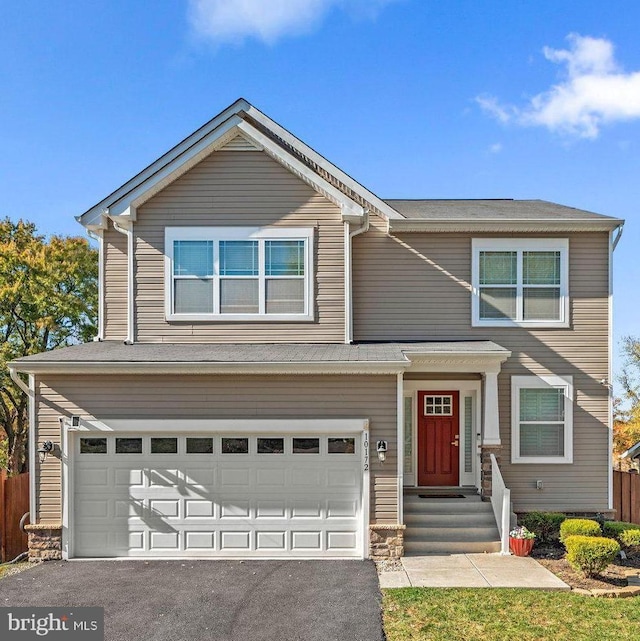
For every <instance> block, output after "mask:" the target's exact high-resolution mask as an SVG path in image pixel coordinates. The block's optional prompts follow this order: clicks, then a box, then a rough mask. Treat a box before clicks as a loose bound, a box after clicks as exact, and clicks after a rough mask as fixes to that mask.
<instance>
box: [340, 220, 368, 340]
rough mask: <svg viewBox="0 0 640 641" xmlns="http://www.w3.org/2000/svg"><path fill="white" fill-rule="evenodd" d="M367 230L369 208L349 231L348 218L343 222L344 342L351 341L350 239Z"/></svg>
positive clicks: (351, 287)
mask: <svg viewBox="0 0 640 641" xmlns="http://www.w3.org/2000/svg"><path fill="white" fill-rule="evenodd" d="M368 231H369V210H368V209H365V210H364V219H363V221H362V225H360V227H358V228H357V229H354V230H353V231H351V224H350V222H349V221H348V220H345V222H344V255H345V260H344V342H345V343H346V344H347V345H349V344H351V343H353V261H352V255H353V251H352V250H353V244H352V240H353V239H354V238H355V237H356V236H359V235H360V234H364V233H366V232H368Z"/></svg>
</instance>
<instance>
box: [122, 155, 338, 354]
mask: <svg viewBox="0 0 640 641" xmlns="http://www.w3.org/2000/svg"><path fill="white" fill-rule="evenodd" d="M225 225H227V226H289V227H314V228H315V229H316V233H315V239H314V244H315V257H314V263H315V264H314V267H315V281H314V289H315V320H314V321H313V322H310V321H305V322H268V321H266V322H253V321H252V322H246V323H243V322H228V321H227V322H225V321H218V320H216V321H211V322H208V321H206V322H192V321H191V322H184V321H171V322H168V321H167V320H166V319H165V286H164V230H165V227H167V226H174V227H181V226H182V227H184V226H203V227H206V226H225ZM134 234H135V262H136V267H135V269H136V293H135V306H136V340H138V341H140V342H163V341H164V342H180V341H187V342H252V343H260V342H262V343H275V342H278V343H280V342H316V343H320V342H322V343H331V342H344V232H343V223H342V221H341V216H340V211H339V209H338V207H336V206H335V205H334V204H332V203H331V202H329V201H328V200H327V199H326V198H324V197H323V196H321V195H319V194H318V193H317V192H315V191H314V190H313V189H311V188H310V187H309V186H308V185H306V183H304V182H302V181H301V180H300V179H299V178H297V177H296V176H294V175H293V174H292V173H291V172H289V171H288V170H287V169H285V168H284V167H282V166H281V165H280V164H279V163H277V162H275V161H274V160H272V159H271V158H269V156H267V155H266V154H265V153H263V152H257V151H253V152H252V151H218V152H214V153H213V154H211V156H209V157H207V158H206V159H205V160H203V161H202V162H201V163H199V164H198V165H197V166H196V167H194V168H193V169H191V170H190V171H189V172H187V173H186V174H185V175H184V176H182V177H181V178H179V179H178V180H176V181H175V182H174V183H172V184H171V185H169V186H168V187H167V188H165V189H164V190H163V191H161V192H160V193H159V194H157V195H156V196H154V197H153V198H152V199H151V200H149V201H148V202H147V203H145V204H144V205H143V206H141V207H140V208H139V209H138V217H137V221H136V222H135V224H134Z"/></svg>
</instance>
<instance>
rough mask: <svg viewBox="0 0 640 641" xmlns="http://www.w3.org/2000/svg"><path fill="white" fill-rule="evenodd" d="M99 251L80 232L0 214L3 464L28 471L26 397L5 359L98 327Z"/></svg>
mask: <svg viewBox="0 0 640 641" xmlns="http://www.w3.org/2000/svg"><path fill="white" fill-rule="evenodd" d="M97 307H98V254H97V251H96V250H95V249H93V248H92V247H90V245H89V243H88V241H87V240H85V239H84V238H79V237H62V236H52V237H51V238H49V239H46V238H45V237H44V236H42V235H40V234H38V233H37V230H36V227H35V225H34V224H33V223H29V222H25V221H22V220H20V221H18V222H17V223H14V222H12V221H11V220H9V219H8V218H6V219H4V220H0V429H2V430H4V433H5V435H6V440H7V468H8V470H9V473H12V474H19V473H20V472H23V471H25V470H26V469H27V464H28V461H27V452H28V448H27V439H28V430H29V421H28V399H27V396H26V394H24V392H23V391H22V390H21V389H20V388H19V387H18V386H17V385H16V384H15V382H14V381H13V380H11V378H10V375H9V370H8V368H7V367H6V363H7V362H9V361H12V360H14V359H16V358H20V357H21V356H28V355H30V354H37V353H39V352H44V351H47V350H51V349H56V348H57V347H63V346H66V345H72V344H75V343H82V342H86V341H88V340H91V338H92V337H93V336H94V335H95V333H96V316H97Z"/></svg>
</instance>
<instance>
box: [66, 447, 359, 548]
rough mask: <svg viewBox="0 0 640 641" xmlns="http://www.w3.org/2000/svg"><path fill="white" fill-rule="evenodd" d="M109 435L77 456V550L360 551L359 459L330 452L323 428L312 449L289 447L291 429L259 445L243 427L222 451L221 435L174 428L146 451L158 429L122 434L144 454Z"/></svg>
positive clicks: (75, 546)
mask: <svg viewBox="0 0 640 641" xmlns="http://www.w3.org/2000/svg"><path fill="white" fill-rule="evenodd" d="M162 436H163V437H164V436H165V435H162ZM107 438H108V439H111V441H110V443H111V445H110V446H109V448H108V451H109V454H108V455H106V454H105V455H103V456H101V455H98V454H95V453H93V454H91V455H90V456H88V455H87V456H82V455H77V458H76V459H74V476H75V484H74V487H75V490H74V491H75V498H74V510H75V511H74V521H75V523H74V553H75V554H76V555H77V556H87V557H91V556H99V557H103V556H122V557H126V556H129V557H145V556H147V557H148V556H159V557H171V556H187V557H188V556H191V557H206V556H214V557H215V556H220V557H234V556H246V557H260V556H262V557H280V558H287V557H309V556H311V557H322V556H327V555H328V556H343V557H359V556H361V550H360V548H359V545H360V541H361V540H362V527H363V524H362V505H361V490H362V484H361V479H362V466H361V462H360V460H359V458H358V457H357V456H354V455H353V454H341V453H336V454H328V453H327V437H321V436H320V437H314V439H316V440H318V441H319V442H320V447H319V448H317V449H318V450H319V451H316V452H314V453H308V452H305V453H303V454H294V453H293V451H292V437H290V436H289V437H284V438H282V439H280V440H279V445H280V447H279V450H278V452H277V453H268V452H265V453H257V439H258V438H262V437H257V436H249V437H246V438H247V439H248V441H249V447H248V452H249V453H246V454H245V453H237V454H223V453H222V452H221V447H220V436H217V435H213V436H211V435H201V437H200V438H201V441H200V442H192V443H189V444H188V443H186V442H185V441H186V439H185V437H174V436H173V435H172V436H171V438H177V441H178V453H177V454H173V455H171V456H169V455H167V454H153V453H152V451H151V448H150V442H149V440H150V438H155V436H153V437H152V436H151V435H143V436H142V437H140V436H137V435H127V438H129V439H138V438H140V439H141V440H142V442H143V448H142V449H143V454H124V453H123V454H113V452H114V451H115V450H114V447H113V443H112V441H113V440H114V439H115V437H114V436H109V437H107ZM192 438H194V440H196V439H195V437H192ZM205 438H206V439H209V441H208V443H207V444H205V443H204V439H205ZM242 438H245V437H244V436H243V437H242ZM294 438H297V437H294ZM354 438H355V437H354ZM267 440H273V441H274V442H275V441H276V440H278V439H275V438H274V439H267ZM282 443H284V450H285V451H284V453H282V452H281V450H282V447H281V445H282ZM187 445H189V447H190V448H192V449H193V448H196V447H199V448H201V449H207V450H208V453H206V454H202V453H199V454H197V455H195V454H189V453H188V451H187ZM205 445H206V448H205ZM297 447H302V445H300V443H298V444H297ZM263 448H264V444H263ZM169 459H170V463H168V462H167V461H168V460H169Z"/></svg>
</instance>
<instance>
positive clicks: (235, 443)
mask: <svg viewBox="0 0 640 641" xmlns="http://www.w3.org/2000/svg"><path fill="white" fill-rule="evenodd" d="M248 452H249V439H248V438H223V439H222V453H223V454H248Z"/></svg>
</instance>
